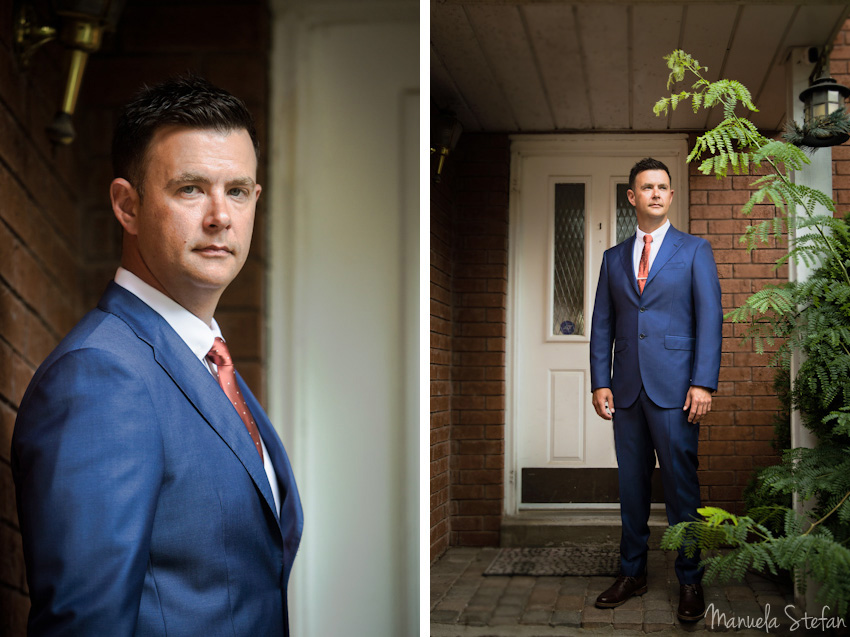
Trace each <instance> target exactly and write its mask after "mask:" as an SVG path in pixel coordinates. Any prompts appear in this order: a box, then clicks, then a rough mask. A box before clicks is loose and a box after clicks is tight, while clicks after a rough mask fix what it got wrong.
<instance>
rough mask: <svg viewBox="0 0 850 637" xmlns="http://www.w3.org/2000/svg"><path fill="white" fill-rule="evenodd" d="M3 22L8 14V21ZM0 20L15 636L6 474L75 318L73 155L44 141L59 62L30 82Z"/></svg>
mask: <svg viewBox="0 0 850 637" xmlns="http://www.w3.org/2000/svg"><path fill="white" fill-rule="evenodd" d="M7 14H9V15H7ZM2 15H3V17H2V19H0V193H2V205H0V634H3V635H24V634H25V627H26V618H27V612H28V609H29V600H28V598H27V592H26V582H25V573H24V563H23V555H22V552H21V536H20V532H19V530H18V528H19V527H18V518H17V512H16V508H15V495H14V488H13V485H12V472H11V468H10V444H11V438H12V429H13V425H14V420H15V413H16V410H17V407H18V405H19V404H20V401H21V398H22V397H23V394H24V390H25V389H26V386H27V384H28V383H29V380H30V378H31V376H32V374H33V372H34V371H35V368H36V367H37V366H38V364H39V363H40V362H41V361H42V359H44V357H45V356H47V354H48V353H49V352H50V350H51V349H52V348H53V347H54V346H55V345H56V344H57V343H58V342H59V339H60V338H61V337H62V336H63V335H64V334H65V333H66V332H67V331H68V330H69V329H70V328H71V326H72V325H73V324H74V322H75V321H76V319H77V318H78V317H79V316H80V313H81V309H82V305H81V294H80V290H79V287H80V286H79V278H78V273H79V267H78V266H79V258H78V253H79V247H80V236H79V227H78V224H77V214H76V210H77V208H76V207H77V202H78V198H79V190H80V184H81V183H83V182H84V181H85V180H84V179H83V176H84V175H85V172H84V171H83V170H80V162H79V157H80V153H79V148H78V147H77V148H72V149H60V150H58V151H56V150H54V149H53V148H52V147H51V145H50V143H49V142H48V140H47V137H46V135H45V132H44V128H45V126H47V125H48V124H49V123H50V121H51V120H52V119H53V114H54V112H55V111H56V106H57V105H58V104H59V100H60V99H61V91H62V88H63V83H62V82H63V78H62V77H61V74H60V68H61V60H60V58H59V56H58V54H57V51H56V50H55V49H52V48H50V47H49V46H48V47H45V50H43V51H42V52H41V53H40V54H39V57H37V58H36V59H35V60H34V61H33V73H29V74H23V73H20V72H19V71H18V70H17V68H16V66H15V62H14V60H13V58H12V55H11V41H10V40H11V25H10V22H9V20H10V18H11V11H10V10H9V8H8V7H6V10H5V11H3V12H2Z"/></svg>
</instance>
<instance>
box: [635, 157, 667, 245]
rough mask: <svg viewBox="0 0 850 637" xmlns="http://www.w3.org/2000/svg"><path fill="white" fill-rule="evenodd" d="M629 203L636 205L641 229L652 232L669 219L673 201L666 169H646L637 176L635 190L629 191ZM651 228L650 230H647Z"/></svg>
mask: <svg viewBox="0 0 850 637" xmlns="http://www.w3.org/2000/svg"><path fill="white" fill-rule="evenodd" d="M626 194H627V196H628V198H629V203H631V204H632V205H633V206H634V207H635V212H636V213H637V220H638V225H639V226H640V228H641V230H644V231H645V232H651V231H652V230H655V229H656V228H660V227H661V226H662V225H664V222H665V221H667V212H668V211H669V210H670V204H671V203H672V202H673V189H672V188H670V177H669V176H668V175H667V171H665V170H644V171H643V172H640V173H638V174H637V175H636V176H635V187H634V190H629V191H628V192H627V193H626ZM647 228H649V230H647Z"/></svg>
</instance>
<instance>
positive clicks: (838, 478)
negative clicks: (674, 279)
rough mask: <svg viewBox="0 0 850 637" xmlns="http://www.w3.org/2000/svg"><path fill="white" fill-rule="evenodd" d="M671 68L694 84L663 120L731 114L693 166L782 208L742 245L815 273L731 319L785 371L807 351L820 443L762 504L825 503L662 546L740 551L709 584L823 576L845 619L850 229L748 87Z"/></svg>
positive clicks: (717, 516) (805, 368) (681, 60)
mask: <svg viewBox="0 0 850 637" xmlns="http://www.w3.org/2000/svg"><path fill="white" fill-rule="evenodd" d="M665 60H666V61H667V65H668V68H669V69H670V76H669V80H668V84H667V88H668V90H669V89H670V88H671V87H672V86H674V85H675V84H677V83H679V82H682V81H684V80H685V78H686V77H691V78H692V80H693V84H692V85H691V87H690V89H689V90H684V91H680V92H678V93H672V94H671V95H670V96H669V97H665V98H662V99H661V100H659V101H658V103H657V104H656V105H655V108H654V112H655V113H656V115H666V114H667V113H668V112H669V110H670V109H675V108H676V107H678V106H680V105H681V104H683V103H685V102H688V101H690V103H691V106H692V108H693V109H694V111H695V112H696V111H698V110H699V109H700V108H714V107H715V106H720V107H722V110H723V121H721V122H720V124H718V125H717V126H716V127H715V128H713V129H711V130H709V131H707V132H705V133H704V134H702V135H701V136H700V137H699V138H698V139H697V140H696V143H695V145H694V148H693V150H692V151H691V153H690V154H689V155H688V162H693V161H699V162H700V164H699V170H700V172H701V173H703V174H704V175H714V176H716V177H717V178H718V179H722V178H724V177H726V176H727V175H728V174H729V172H730V171H732V172H733V173H734V174H752V173H755V174H756V177H757V178H756V179H755V180H754V181H753V182H752V184H751V187H752V191H751V196H750V199H749V201H747V203H746V204H744V206H743V208H742V212H743V213H744V214H750V213H751V212H752V211H753V210H755V209H756V207H757V206H764V205H769V206H771V207H772V210H773V214H772V216H771V217H770V218H767V219H764V220H762V221H760V222H759V223H757V224H755V225H751V226H749V227H748V228H747V230H746V232H745V233H744V235H743V236H742V237H741V240H742V242H744V243H746V245H747V248H748V249H749V250H753V249H754V248H756V247H758V246H759V245H762V244H770V243H772V242H776V243H782V242H784V241H785V240H786V239H787V241H788V252H787V254H785V255H783V257H782V258H780V259H779V260H778V261H777V263H776V267H779V266H780V265H782V264H784V263H786V262H787V261H789V260H794V261H795V262H797V263H802V264H805V265H807V266H809V267H811V268H814V270H813V273H812V275H811V276H810V278H809V279H807V280H806V281H794V282H788V283H784V284H781V285H768V286H766V287H764V288H763V289H761V290H759V291H757V292H756V293H755V294H753V295H752V296H750V297H749V298H748V299H747V300H746V302H745V303H744V304H743V305H742V306H741V307H739V308H737V309H735V310H733V311H732V312H730V313H729V314H727V315H726V318H727V319H729V320H731V321H733V322H736V323H742V324H745V325H746V326H747V328H746V334H745V337H744V338H745V340H751V341H752V342H753V343H754V345H755V348H756V351H758V352H759V353H763V352H764V351H765V350H766V348H767V346H771V347H772V346H774V345H776V346H777V347H776V348H775V352H774V353H773V355H772V357H771V360H770V362H771V364H773V365H777V366H779V367H780V368H781V369H783V370H788V369H789V364H790V359H791V353H792V352H794V351H797V352H801V353H802V354H803V360H804V362H803V363H802V365H801V366H800V369H799V370H798V371H797V373H796V376H795V377H794V378H792V379H791V400H792V404H793V406H794V407H795V408H797V409H798V410H800V412H801V414H802V416H803V423H804V425H805V426H807V427H808V428H810V429H811V430H812V431H814V432H815V433H816V434H817V437H818V441H819V442H818V445H817V446H816V448H814V449H804V448H799V449H790V450H786V451H785V452H784V454H783V456H782V460H781V462H780V464H778V465H775V466H773V467H768V468H767V469H763V470H761V471H760V472H759V474H758V475H757V476H756V478H757V479H756V481H755V484H756V485H757V486H756V491H757V492H760V493H757V495H759V496H761V497H760V498H756V499H761V500H763V501H774V502H775V501H780V502H781V501H782V500H783V497H787V496H789V495H790V494H792V493H797V494H798V496H799V497H800V498H802V499H803V500H811V501H813V502H814V507H813V508H812V510H811V511H810V512H809V513H808V514H807V517H802V516H800V515H798V514H797V513H795V512H794V511H793V510H792V509H791V508H790V507H788V506H784V505H772V506H762V507H757V508H754V509H751V510H750V511H748V512H747V515H745V516H736V515H733V514H731V513H728V512H726V511H724V510H722V509H717V508H711V507H708V508H704V509H700V511H699V512H700V514H701V515H702V516H703V519H702V520H699V521H693V522H684V523H682V524H678V525H676V526H674V527H672V528H670V529H668V530H667V532H666V533H665V536H664V539H663V542H662V546H663V547H664V548H671V549H672V548H679V547H682V546H684V547H685V549H686V550H688V551H693V550H694V549H695V547H697V546H699V547H701V548H704V549H713V548H717V547H720V546H724V547H731V550H730V551H729V552H727V553H724V554H722V555H714V556H712V557H709V558H707V559H706V560H705V564H706V578H707V581H712V580H714V579H720V580H728V579H733V578H740V577H741V576H742V575H743V574H744V572H745V571H746V569H748V568H754V569H758V570H761V569H767V570H769V571H771V572H773V573H776V572H777V569H787V570H790V571H792V572H793V573H794V576H795V579H796V581H797V582H798V584H799V585H800V586H801V587H802V588H805V585H806V581H807V578H808V577H812V578H813V579H815V580H816V581H818V582H820V584H821V587H820V589H819V592H818V599H819V601H820V602H821V603H823V604H826V605H829V606H830V607H831V608H833V609H836V610H837V612H838V613H839V615H841V616H844V615H847V614H848V613H850V549H848V548H847V546H846V544H847V543H848V542H850V273H848V268H850V222H848V217H836V216H835V215H836V213H837V211H836V206H835V203H834V202H833V201H832V199H830V197H829V196H827V195H826V194H824V193H822V192H820V191H819V190H816V189H813V188H809V187H807V186H804V185H801V184H795V183H794V182H793V180H792V179H791V175H790V173H791V172H792V171H795V170H799V169H800V168H802V167H803V166H804V165H805V164H807V163H809V158H808V156H807V155H806V153H805V152H804V151H802V150H801V149H800V148H798V147H796V146H794V145H793V144H791V143H787V142H784V141H781V140H775V139H769V138H767V137H765V136H764V135H762V134H761V133H760V132H759V131H758V129H757V128H756V126H755V125H754V124H753V123H752V122H751V121H750V120H749V119H748V118H747V116H746V112H755V111H757V109H756V107H755V105H754V104H753V102H752V97H751V95H750V92H749V91H748V90H747V88H746V87H745V86H744V85H742V84H741V83H740V82H736V81H734V80H719V81H717V82H709V81H708V80H706V79H705V77H704V76H703V72H704V71H705V70H706V69H705V68H704V67H702V66H700V64H699V62H698V61H697V60H695V59H694V58H693V57H692V56H690V55H688V54H687V53H685V52H684V51H681V50H678V51H674V52H673V53H672V54H670V55H668V56H666V57H665ZM738 111H743V112H744V113H745V114H739V112H738ZM827 124H828V122H827ZM780 496H783V497H780Z"/></svg>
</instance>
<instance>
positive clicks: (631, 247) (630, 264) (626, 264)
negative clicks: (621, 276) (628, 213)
mask: <svg viewBox="0 0 850 637" xmlns="http://www.w3.org/2000/svg"><path fill="white" fill-rule="evenodd" d="M620 245H621V246H623V250H622V251H621V252H620V260H621V261H622V262H623V271H624V272H625V274H626V278H627V279H628V280H629V281H631V283H632V289H634V291H635V293H636V294H638V295H640V289H639V288H638V283H637V278H636V277H635V264H634V257H633V256H632V255H634V253H635V235H632V236H631V237H629V238H628V239H626V240H625V241H623V243H621V244H620Z"/></svg>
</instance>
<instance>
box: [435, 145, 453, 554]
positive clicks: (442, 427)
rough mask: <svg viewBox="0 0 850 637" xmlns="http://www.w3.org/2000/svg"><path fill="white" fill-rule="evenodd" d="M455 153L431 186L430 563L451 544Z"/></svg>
mask: <svg viewBox="0 0 850 637" xmlns="http://www.w3.org/2000/svg"><path fill="white" fill-rule="evenodd" d="M455 159H456V156H455V155H452V157H451V161H450V162H449V163H448V164H447V166H446V170H445V173H444V174H443V178H442V181H440V182H439V183H434V182H432V184H431V251H430V252H431V261H430V263H431V315H430V320H431V449H430V455H431V469H430V476H431V491H430V493H431V560H432V561H433V560H435V559H437V558H438V557H439V556H440V555H442V554H443V553H444V552H445V550H446V548H448V546H449V528H450V520H449V507H450V503H449V499H450V488H449V461H450V458H451V424H452V404H451V394H452V270H453V257H454V245H455V228H454V216H455V203H454V198H453V193H452V190H451V186H450V184H451V181H452V177H453V172H454V171H453V170H452V167H453V166H454V165H456V162H455V161H454V160H455Z"/></svg>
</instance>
